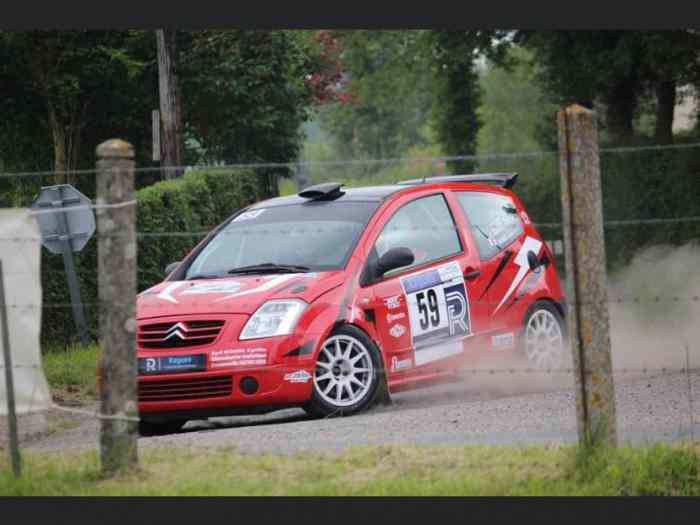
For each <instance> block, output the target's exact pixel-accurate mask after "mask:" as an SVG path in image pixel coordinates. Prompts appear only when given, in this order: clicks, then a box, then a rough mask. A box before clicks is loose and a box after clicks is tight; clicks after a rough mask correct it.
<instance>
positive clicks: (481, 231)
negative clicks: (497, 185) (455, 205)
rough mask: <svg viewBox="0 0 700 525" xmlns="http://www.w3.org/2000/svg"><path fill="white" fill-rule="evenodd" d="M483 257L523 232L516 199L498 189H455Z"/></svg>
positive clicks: (492, 254)
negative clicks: (499, 191)
mask: <svg viewBox="0 0 700 525" xmlns="http://www.w3.org/2000/svg"><path fill="white" fill-rule="evenodd" d="M455 195H456V196H457V200H458V202H459V205H460V208H461V209H462V212H463V213H464V215H465V216H466V217H467V220H468V222H469V225H470V227H471V231H472V236H473V237H474V239H475V240H476V244H477V246H478V248H479V256H480V258H481V259H482V260H486V259H490V258H491V257H493V256H494V255H496V254H497V253H498V252H500V251H501V250H503V249H505V248H506V247H507V246H508V245H509V244H511V243H512V242H513V241H514V240H516V239H517V238H518V237H519V236H520V235H521V234H522V233H523V223H522V220H521V219H520V216H519V215H518V213H517V211H516V207H515V204H514V203H513V199H511V198H510V197H506V196H504V195H497V194H495V193H486V192H478V191H469V192H467V191H459V192H455Z"/></svg>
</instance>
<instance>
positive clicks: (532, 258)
mask: <svg viewBox="0 0 700 525" xmlns="http://www.w3.org/2000/svg"><path fill="white" fill-rule="evenodd" d="M527 262H528V264H529V265H530V270H532V271H535V270H536V269H537V268H539V266H540V261H539V259H537V254H536V253H535V252H533V251H532V250H530V251H529V252H527Z"/></svg>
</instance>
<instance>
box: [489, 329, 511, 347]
mask: <svg viewBox="0 0 700 525" xmlns="http://www.w3.org/2000/svg"><path fill="white" fill-rule="evenodd" d="M514 344H515V336H514V335H513V332H510V333H507V334H498V335H494V336H492V337H491V346H492V347H493V348H494V350H502V349H504V348H512V347H513V345H514Z"/></svg>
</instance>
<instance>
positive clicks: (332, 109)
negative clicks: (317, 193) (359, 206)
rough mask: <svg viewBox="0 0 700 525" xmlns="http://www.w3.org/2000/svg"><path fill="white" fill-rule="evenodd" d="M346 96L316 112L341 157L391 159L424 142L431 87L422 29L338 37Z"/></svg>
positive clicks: (429, 109) (431, 94)
mask: <svg viewBox="0 0 700 525" xmlns="http://www.w3.org/2000/svg"><path fill="white" fill-rule="evenodd" d="M336 36H337V40H338V42H339V44H338V47H339V53H338V60H339V61H341V62H342V69H343V72H344V75H343V78H342V82H343V86H344V90H345V91H346V96H344V97H341V98H339V99H338V100H337V101H336V102H335V103H332V104H327V105H326V107H324V108H323V109H322V110H321V111H320V112H319V118H320V121H321V127H322V129H323V130H324V131H325V132H327V133H329V134H330V135H331V136H333V137H334V141H333V142H334V149H335V151H336V154H337V156H340V157H342V158H362V157H365V158H372V159H382V158H392V157H398V156H401V155H402V154H403V152H405V151H406V150H407V149H408V148H410V147H412V146H416V145H421V144H423V143H424V142H425V140H426V139H425V136H424V131H425V127H426V124H427V121H428V119H429V115H430V111H431V105H432V97H433V89H432V85H433V83H432V79H431V75H430V63H429V61H428V57H427V55H426V53H425V48H424V42H423V40H424V38H425V31H345V32H342V33H338V34H337V35H336Z"/></svg>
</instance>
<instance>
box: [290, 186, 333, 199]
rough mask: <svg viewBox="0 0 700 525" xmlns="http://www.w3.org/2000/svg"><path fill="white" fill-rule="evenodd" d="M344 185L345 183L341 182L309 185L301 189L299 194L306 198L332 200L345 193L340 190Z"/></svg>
mask: <svg viewBox="0 0 700 525" xmlns="http://www.w3.org/2000/svg"><path fill="white" fill-rule="evenodd" d="M342 186H343V184H342V183H341V182H325V183H323V184H316V185H315V186H309V187H308V188H305V189H304V190H302V191H300V192H299V193H298V194H297V195H299V197H302V198H304V199H311V200H326V199H327V200H331V199H336V198H338V197H340V196H341V195H342V194H343V192H342V191H340V188H341V187H342Z"/></svg>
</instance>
